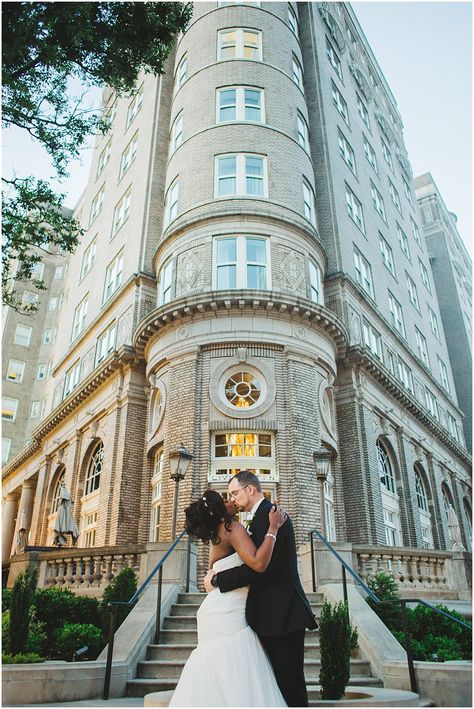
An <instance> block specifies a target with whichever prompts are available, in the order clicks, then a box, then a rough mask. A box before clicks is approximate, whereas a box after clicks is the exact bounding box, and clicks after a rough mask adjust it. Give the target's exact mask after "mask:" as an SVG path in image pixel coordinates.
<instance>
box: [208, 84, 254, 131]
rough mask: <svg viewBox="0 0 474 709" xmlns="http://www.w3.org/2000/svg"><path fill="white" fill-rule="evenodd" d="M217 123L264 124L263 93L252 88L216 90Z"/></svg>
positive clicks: (240, 87)
mask: <svg viewBox="0 0 474 709" xmlns="http://www.w3.org/2000/svg"><path fill="white" fill-rule="evenodd" d="M216 106H217V115H216V121H217V123H226V122H227V121H252V122H255V123H264V122H265V107H264V91H263V89H258V88H254V87H252V86H226V87H223V88H220V89H217V100H216Z"/></svg>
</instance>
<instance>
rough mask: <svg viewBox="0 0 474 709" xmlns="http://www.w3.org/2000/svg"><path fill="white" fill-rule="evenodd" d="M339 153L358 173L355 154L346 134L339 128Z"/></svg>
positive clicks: (351, 168) (350, 167)
mask: <svg viewBox="0 0 474 709" xmlns="http://www.w3.org/2000/svg"><path fill="white" fill-rule="evenodd" d="M338 143H339V155H340V156H341V158H342V159H343V160H344V162H345V163H346V165H347V166H348V168H349V169H350V170H352V172H353V173H354V175H355V174H356V164H355V155H354V151H353V150H352V148H351V146H350V144H349V143H348V142H347V140H346V138H345V136H344V135H343V134H342V133H341V131H340V130H338Z"/></svg>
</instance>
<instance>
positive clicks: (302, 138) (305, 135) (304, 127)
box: [296, 111, 309, 153]
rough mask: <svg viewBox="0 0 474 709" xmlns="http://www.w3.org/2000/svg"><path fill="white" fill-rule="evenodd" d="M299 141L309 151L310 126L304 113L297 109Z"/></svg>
mask: <svg viewBox="0 0 474 709" xmlns="http://www.w3.org/2000/svg"><path fill="white" fill-rule="evenodd" d="M296 120H297V124H298V143H299V144H300V145H301V147H302V148H304V150H306V152H307V153H309V128H308V124H307V123H306V119H305V118H304V116H303V114H302V113H300V112H299V111H297V119H296Z"/></svg>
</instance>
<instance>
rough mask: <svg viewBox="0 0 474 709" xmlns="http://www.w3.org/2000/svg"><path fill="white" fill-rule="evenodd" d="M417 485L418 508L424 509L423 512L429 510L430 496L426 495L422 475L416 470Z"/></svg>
mask: <svg viewBox="0 0 474 709" xmlns="http://www.w3.org/2000/svg"><path fill="white" fill-rule="evenodd" d="M415 487H416V501H417V503H418V509H419V510H423V512H428V498H427V496H426V490H425V486H424V484H423V480H422V479H421V475H420V474H419V473H418V471H416V470H415Z"/></svg>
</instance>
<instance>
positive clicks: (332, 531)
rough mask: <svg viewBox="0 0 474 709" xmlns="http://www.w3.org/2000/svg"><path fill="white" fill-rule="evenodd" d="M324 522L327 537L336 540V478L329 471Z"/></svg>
mask: <svg viewBox="0 0 474 709" xmlns="http://www.w3.org/2000/svg"><path fill="white" fill-rule="evenodd" d="M324 523H325V527H326V529H325V533H326V539H327V540H328V541H329V542H335V541H336V524H335V520H334V478H333V476H332V475H331V473H330V472H329V473H328V475H327V478H326V480H325V481H324Z"/></svg>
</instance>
